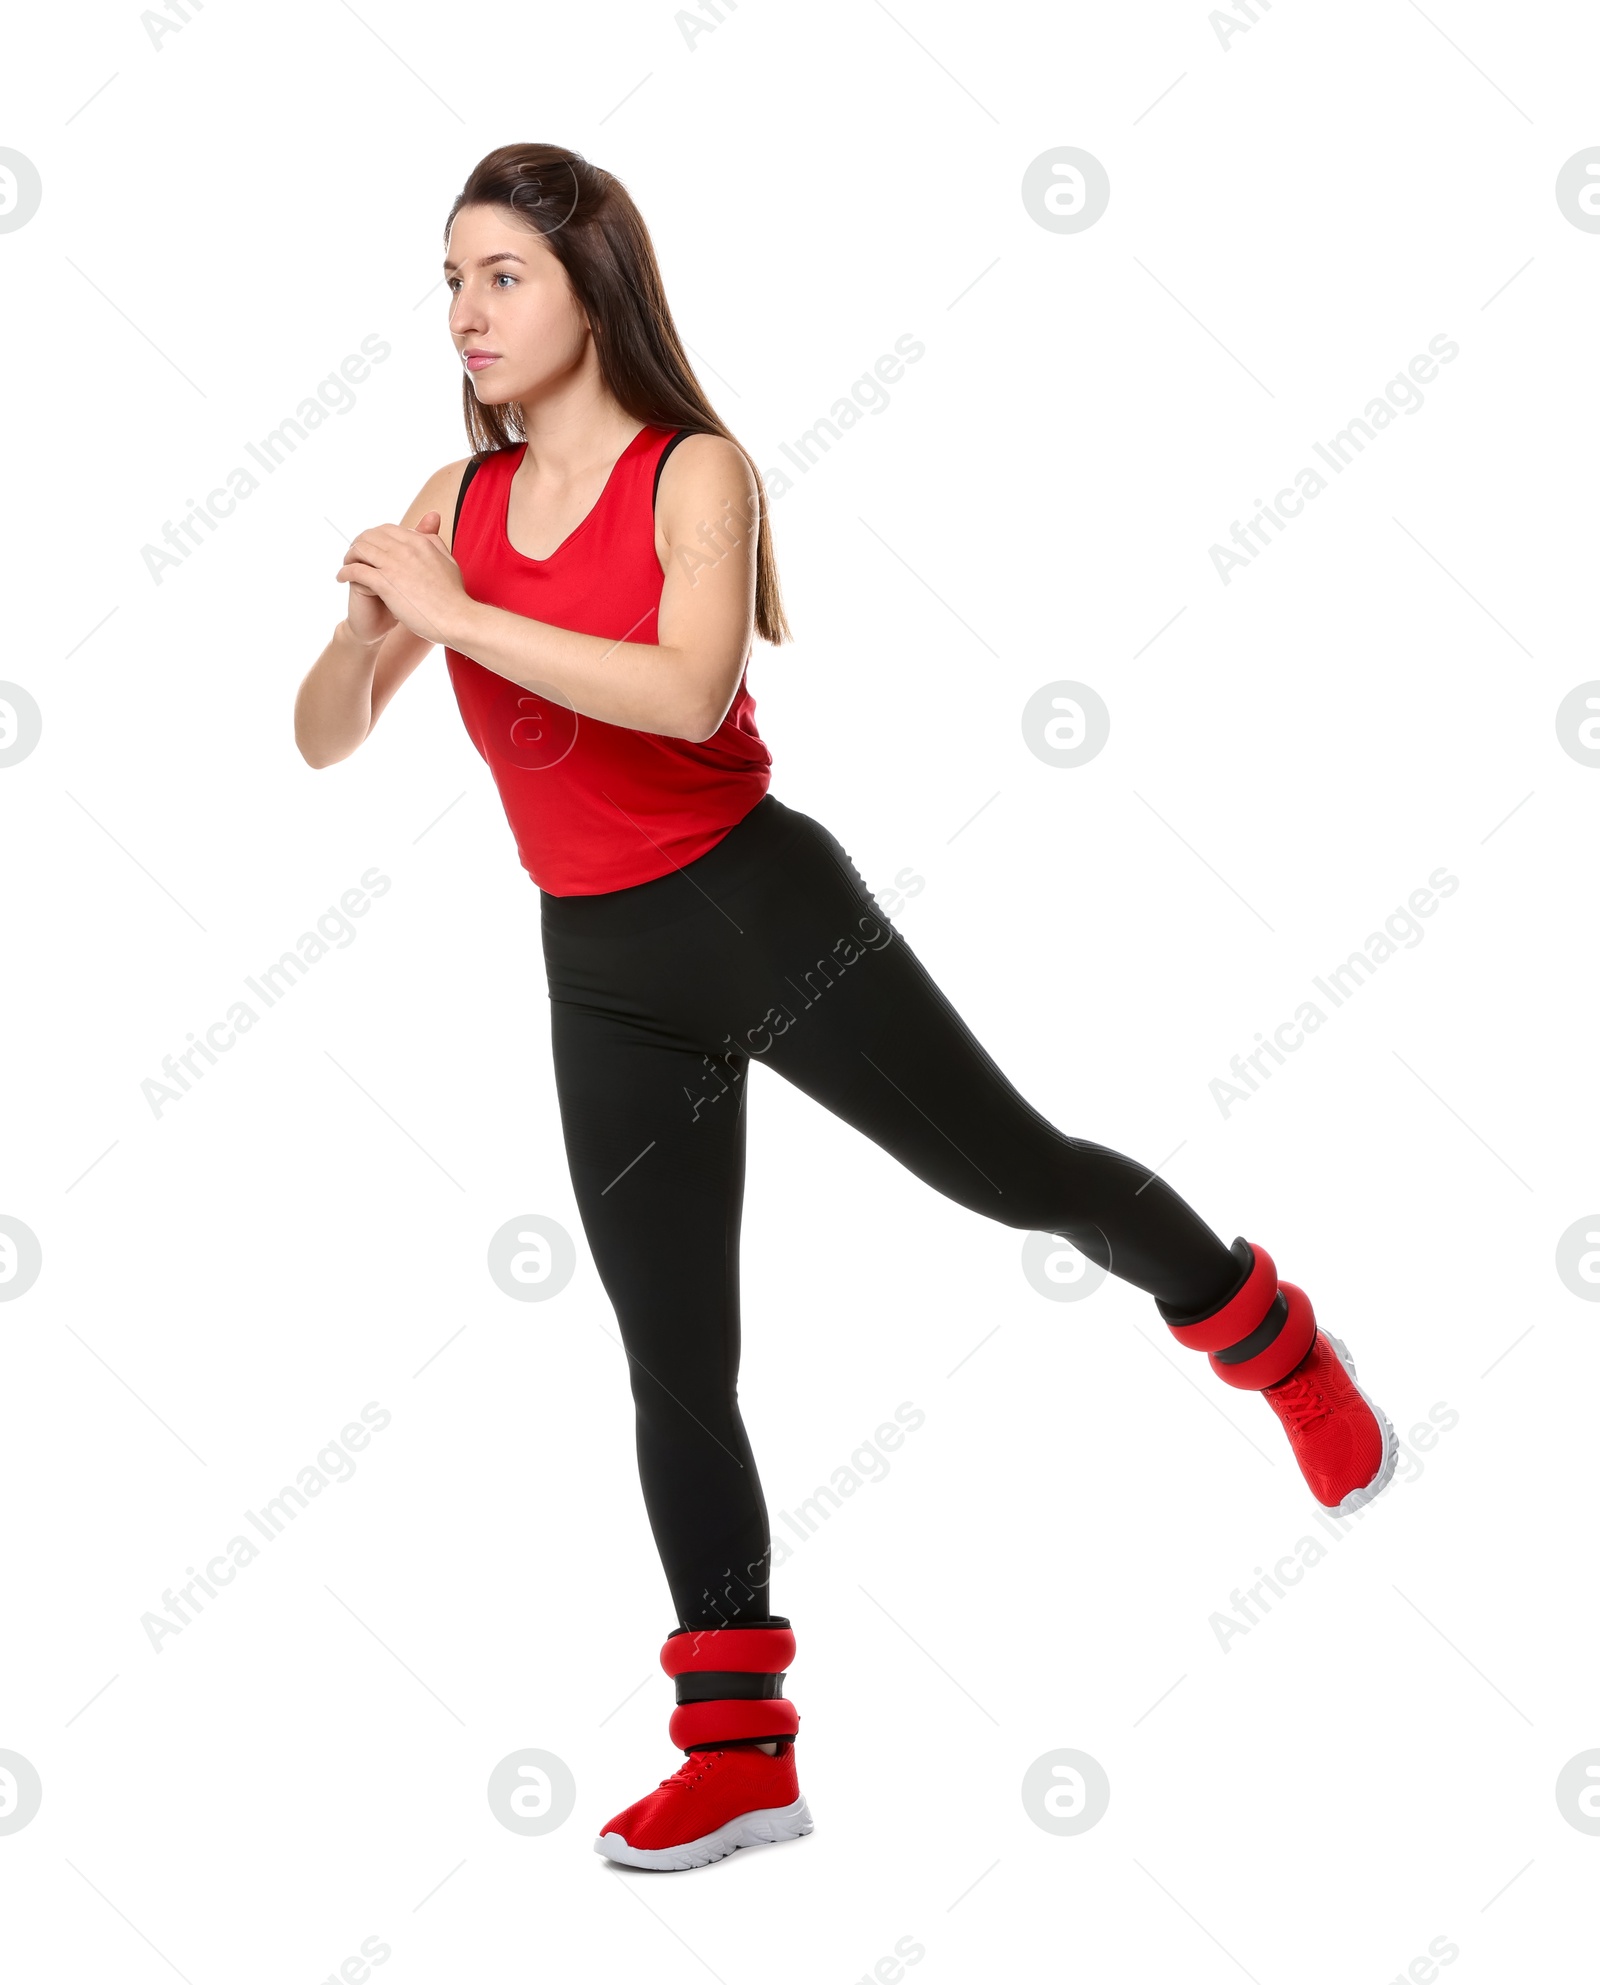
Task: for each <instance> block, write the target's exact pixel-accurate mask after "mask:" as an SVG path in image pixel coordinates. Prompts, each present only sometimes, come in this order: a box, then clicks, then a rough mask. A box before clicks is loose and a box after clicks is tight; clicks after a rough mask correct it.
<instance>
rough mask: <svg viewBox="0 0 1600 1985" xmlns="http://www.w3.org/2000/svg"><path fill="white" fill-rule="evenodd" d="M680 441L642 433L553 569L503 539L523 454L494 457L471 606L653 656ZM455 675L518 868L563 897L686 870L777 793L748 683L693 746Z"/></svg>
mask: <svg viewBox="0 0 1600 1985" xmlns="http://www.w3.org/2000/svg"><path fill="white" fill-rule="evenodd" d="M680 431H681V430H680ZM673 432H674V430H672V429H670V428H665V427H650V426H647V427H642V428H641V429H640V430H639V432H638V433H637V434H636V435H635V436H634V437H633V439H632V441H630V442H629V443H628V445H627V447H626V448H624V449H623V451H622V453H621V455H620V456H618V458H617V461H616V463H615V465H614V466H613V468H612V471H611V475H610V478H609V480H608V481H607V483H606V486H605V488H604V489H603V490H602V491H601V492H600V500H599V501H598V502H597V503H596V504H595V506H594V508H593V509H592V510H591V511H590V512H589V514H588V516H587V517H585V518H584V520H583V522H582V523H581V524H579V526H578V527H577V529H576V530H575V531H574V532H573V533H572V534H571V536H570V537H568V538H566V539H564V540H563V541H562V543H561V544H559V545H558V546H557V547H556V549H555V550H554V551H553V552H552V553H551V554H550V556H549V557H548V558H528V557H525V556H524V555H523V553H521V552H519V551H517V550H516V549H515V548H514V547H513V545H512V543H511V541H510V538H509V537H508V536H507V533H506V512H507V506H508V503H509V500H510V491H511V478H512V475H513V474H514V472H515V471H516V469H517V467H518V465H519V464H520V462H521V461H522V458H523V456H524V454H525V453H526V452H527V444H526V443H525V442H518V443H517V444H516V445H515V446H514V447H510V448H501V449H498V450H497V451H496V452H495V453H494V454H492V455H488V456H486V457H485V458H484V459H483V461H482V463H481V465H480V466H479V468H478V469H477V471H476V473H474V474H473V476H472V480H471V482H470V483H468V484H467V486H466V490H465V498H464V501H463V502H462V505H461V514H460V516H459V518H458V520H457V523H456V529H455V535H454V539H453V541H452V545H451V554H452V556H453V557H454V559H455V561H456V563H457V564H458V565H459V566H460V568H461V576H462V579H463V581H464V582H465V584H466V589H467V592H468V593H469V594H470V595H471V597H472V598H473V599H475V600H480V601H483V602H484V603H485V604H487V605H490V606H497V607H503V608H504V609H505V610H506V611H507V612H509V613H518V614H522V615H523V616H525V617H526V618H527V619H529V620H542V621H544V622H546V623H547V624H549V625H551V626H554V627H567V628H571V629H573V630H574V631H576V632H577V633H579V634H598V635H602V636H604V637H605V638H606V639H607V640H612V641H624V640H626V641H635V642H643V643H646V644H649V643H652V642H654V641H655V640H656V639H657V638H658V637H657V632H656V613H657V610H658V608H659V607H660V604H661V589H662V585H663V582H664V575H663V573H662V570H661V563H660V560H659V559H658V558H657V557H656V546H655V482H656V467H657V464H658V463H659V462H660V461H661V459H662V457H663V455H664V453H665V450H666V448H667V445H668V443H669V442H670V441H671V440H672V438H673ZM749 660H750V658H749V656H748V655H747V656H746V657H745V667H746V669H748V667H749ZM445 662H446V665H447V667H448V668H449V671H450V680H451V683H452V685H453V686H454V688H455V692H456V701H457V703H458V704H459V705H460V709H461V715H462V718H463V720H464V722H465V724H466V727H467V735H468V736H469V737H470V738H471V739H472V742H473V743H474V744H475V745H476V746H477V748H478V750H479V752H480V754H481V755H482V757H483V759H484V760H485V762H486V763H487V765H488V767H489V770H490V771H491V772H492V773H493V774H494V779H495V784H496V785H497V786H498V787H499V789H500V797H501V799H502V801H503V802H504V804H505V809H506V818H507V819H508V820H509V821H510V823H511V831H512V833H513V834H514V835H515V837H516V843H517V851H518V853H519V854H520V856H521V857H522V866H523V867H524V868H525V869H526V870H527V871H528V873H529V875H531V876H532V877H533V879H534V881H535V882H536V883H537V884H538V885H539V887H540V888H541V889H544V890H548V891H549V893H550V894H551V895H552V896H595V895H599V894H601V893H602V892H604V891H606V890H611V889H626V888H628V887H630V886H631V885H632V884H634V883H636V882H650V881H653V880H654V878H655V877H656V876H658V875H665V874H666V873H667V872H668V871H669V870H670V869H673V868H681V867H683V866H684V865H685V864H686V863H688V862H692V861H693V860H694V859H695V857H696V856H697V855H703V854H704V853H705V852H706V850H707V849H708V848H711V847H713V846H714V845H715V844H716V843H717V842H718V841H720V840H721V839H722V837H723V835H724V834H726V833H727V832H728V830H729V828H731V827H735V826H737V825H738V823H739V822H740V821H741V820H742V819H743V818H744V816H745V815H746V814H747V813H748V812H749V811H750V809H751V808H752V807H753V806H754V805H755V804H756V802H757V800H759V799H760V798H761V796H762V794H763V793H765V791H766V790H767V786H768V784H769V783H770V781H771V777H772V753H771V752H770V751H769V750H768V748H767V746H766V744H765V743H764V742H763V741H762V738H761V736H760V734H759V732H758V731H757V730H756V722H755V708H756V706H755V699H754V698H753V697H752V696H751V694H750V692H749V689H748V687H747V686H746V682H745V677H744V675H743V674H741V675H740V678H739V693H738V695H737V696H736V697H735V698H734V701H733V705H732V707H731V709H730V710H729V711H728V714H727V715H726V716H725V717H724V718H723V720H722V724H721V726H720V728H719V729H718V730H717V732H716V733H715V735H714V736H712V737H709V738H707V739H706V740H705V742H704V743H702V744H696V743H693V742H692V741H691V740H689V739H688V738H678V737H662V736H660V735H658V734H656V733H654V732H651V731H636V730H631V729H628V728H626V727H624V726H622V725H618V724H606V723H601V722H600V720H599V719H598V718H595V717H584V716H580V715H579V714H578V713H577V712H576V711H573V710H569V709H567V708H566V707H565V706H564V705H562V704H560V703H557V702H553V701H552V700H551V699H550V698H549V697H548V696H544V695H541V694H539V693H538V692H536V691H534V690H531V689H529V688H527V687H526V686H525V685H524V684H522V683H517V682H513V681H511V679H510V678H509V677H507V676H503V675H497V674H496V673H495V672H494V671H493V670H492V669H486V668H484V667H483V666H482V665H481V664H480V663H478V662H475V661H473V660H472V659H471V658H470V656H467V655H463V654H461V653H460V652H459V651H458V650H456V649H454V648H449V647H447V648H446V649H445Z"/></svg>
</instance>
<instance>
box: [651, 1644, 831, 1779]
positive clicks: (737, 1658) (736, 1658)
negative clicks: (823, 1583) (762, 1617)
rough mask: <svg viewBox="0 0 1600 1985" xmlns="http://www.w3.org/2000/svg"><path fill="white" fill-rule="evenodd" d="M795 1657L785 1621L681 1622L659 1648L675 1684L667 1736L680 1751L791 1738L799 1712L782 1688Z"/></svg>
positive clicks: (667, 1670)
mask: <svg viewBox="0 0 1600 1985" xmlns="http://www.w3.org/2000/svg"><path fill="white" fill-rule="evenodd" d="M793 1659H794V1634H793V1633H792V1632H791V1631H790V1628H789V1623H788V1621H787V1620H778V1621H773V1622H772V1623H771V1624H770V1625H767V1626H763V1627H687V1628H685V1627H680V1628H679V1629H678V1631H677V1632H676V1633H672V1634H669V1635H668V1636H667V1638H666V1641H665V1642H664V1643H663V1645H662V1649H661V1665H662V1667H663V1668H664V1669H665V1670H666V1672H667V1673H668V1674H669V1675H670V1676H672V1678H673V1680H674V1681H675V1682H676V1684H677V1694H678V1706H677V1707H676V1709H674V1710H673V1712H672V1719H671V1721H670V1722H669V1723H668V1725H667V1734H668V1736H669V1737H670V1738H671V1739H672V1741H673V1743H674V1744H676V1745H677V1747H678V1749H679V1750H681V1751H690V1750H703V1749H708V1748H710V1747H711V1746H713V1745H716V1744H724V1743H736V1742H741V1741H743V1742H751V1741H756V1742H761V1741H765V1740H767V1739H769V1738H770V1739H777V1738H783V1737H793V1736H794V1735H795V1734H796V1732H797V1731H798V1730H799V1728H800V1712H799V1711H798V1710H797V1709H796V1708H795V1706H794V1704H793V1703H792V1702H790V1701H789V1700H788V1698H787V1697H786V1696H785V1695H784V1693H783V1683H784V1671H785V1669H787V1668H788V1666H789V1664H790V1662H791V1661H793Z"/></svg>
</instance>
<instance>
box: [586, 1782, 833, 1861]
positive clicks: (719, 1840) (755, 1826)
mask: <svg viewBox="0 0 1600 1985" xmlns="http://www.w3.org/2000/svg"><path fill="white" fill-rule="evenodd" d="M811 1825H812V1821H811V1812H810V1808H809V1807H808V1806H807V1805H806V1802H805V1795H804V1794H803V1793H802V1794H801V1796H800V1797H799V1798H798V1799H796V1800H795V1802H794V1804H793V1805H792V1806H761V1807H758V1808H757V1809H756V1810H755V1811H754V1812H751V1813H741V1814H740V1815H739V1817H738V1818H737V1819H734V1820H729V1822H728V1824H727V1825H726V1826H722V1827H718V1828H717V1830H716V1832H715V1833H706V1834H702V1835H701V1836H700V1838H699V1839H698V1840H685V1841H681V1842H680V1843H679V1844H678V1845H677V1846H676V1847H630V1846H629V1845H628V1843H627V1842H626V1841H625V1840H624V1839H623V1837H622V1835H621V1834H620V1833H608V1834H603V1835H602V1836H601V1837H600V1838H599V1839H597V1840H596V1841H595V1843H594V1851H595V1852H596V1854H603V1855H605V1857H606V1858H607V1860H609V1861H620V1862H621V1863H623V1865H624V1866H625V1867H629V1868H670V1869H679V1868H703V1867H705V1866H706V1865H707V1863H708V1862H711V1861H720V1860H722V1859H723V1857H724V1856H725V1855H728V1854H731V1853H733V1851H734V1850H735V1848H739V1847H770V1846H772V1844H773V1843H774V1842H775V1841H779V1840H798V1839H799V1837H800V1836H801V1834H803V1833H809V1832H810V1831H811Z"/></svg>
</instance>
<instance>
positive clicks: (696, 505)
mask: <svg viewBox="0 0 1600 1985" xmlns="http://www.w3.org/2000/svg"><path fill="white" fill-rule="evenodd" d="M756 500H757V498H756V482H755V476H754V474H753V472H752V470H751V468H750V465H749V463H748V462H747V461H746V460H745V457H744V455H743V454H742V452H741V451H740V450H739V449H738V448H737V447H735V445H734V444H733V443H732V442H731V441H725V440H724V439H723V438H722V436H720V435H716V434H694V435H689V436H688V437H687V438H686V439H684V440H683V441H680V442H679V444H678V445H677V447H676V448H674V449H673V451H672V453H671V455H669V456H668V458H667V461H666V464H665V466H664V467H663V469H662V471H661V484H660V488H659V490H658V491H657V495H656V550H657V555H658V557H660V558H661V560H662V566H663V573H664V577H663V580H662V588H661V605H660V610H659V613H658V616H657V622H656V634H657V639H656V641H655V642H653V643H651V642H638V641H630V640H629V639H628V638H627V634H626V633H625V634H624V635H623V636H622V637H621V639H620V640H615V641H613V640H607V639H605V638H604V637H603V636H601V635H597V634H575V633H573V632H572V631H571V630H570V629H568V628H564V627H552V626H549V625H547V624H546V623H545V622H543V621H538V620H529V619H526V618H525V617H524V616H523V615H521V614H516V613H509V612H507V611H506V610H505V609H504V608H501V607H493V606H485V605H483V604H482V603H481V602H479V601H477V600H473V599H469V598H468V597H467V594H466V592H465V590H464V588H463V587H462V584H461V575H460V571H459V569H458V568H457V567H456V565H455V564H454V562H453V561H452V560H450V559H448V558H445V557H442V556H441V555H440V554H441V547H440V546H439V545H438V543H437V542H436V541H432V540H430V538H429V536H428V534H427V533H423V532H416V531H412V532H405V531H403V530H402V529H401V528H400V527H398V526H396V525H393V524H380V525H378V526H377V527H376V529H374V530H371V531H364V532H363V533H362V534H361V536H360V537H359V538H357V539H356V541H355V543H354V544H353V545H352V546H351V548H350V562H349V563H348V564H346V565H344V566H342V567H341V568H340V570H339V572H338V574H337V576H338V577H339V578H340V579H359V580H361V581H362V582H363V583H364V584H365V585H367V586H368V587H370V588H371V590H372V591H373V592H374V593H376V594H377V595H378V596H379V597H380V598H381V599H382V600H383V602H384V604H385V606H387V607H388V609H389V610H390V612H391V613H393V614H394V615H395V616H396V618H397V619H398V620H399V621H400V622H401V623H402V624H403V625H405V626H406V627H409V628H410V629H411V630H412V633H413V634H414V635H415V636H416V637H418V638H420V639H422V640H424V641H430V642H431V641H442V642H444V643H445V644H446V645H447V646H449V647H451V648H455V649H456V650H458V651H459V652H460V653H461V654H464V655H469V656H471V658H472V659H473V660H474V661H476V662H479V663H481V664H482V665H483V667H484V668H486V669H492V670H493V671H494V672H495V673H496V674H497V675H503V676H505V677H507V678H508V679H509V680H510V681H512V682H516V683H521V684H522V685H523V686H524V687H525V688H528V689H534V690H540V691H543V692H545V693H546V694H549V695H552V696H553V697H554V698H555V700H557V701H558V702H560V703H562V704H564V705H565V706H567V707H568V708H570V709H573V710H576V711H577V712H578V714H579V715H580V716H584V717H594V718H597V719H598V720H599V721H600V722H602V723H607V724H620V725H624V726H626V727H627V728H628V729H630V730H639V731H653V732H655V733H657V734H659V735H661V736H664V737H682V738H690V739H693V740H694V741H696V742H700V741H702V740H703V739H705V738H708V737H710V736H711V735H712V734H713V733H714V732H715V731H716V729H717V728H718V726H719V725H720V724H721V722H722V720H723V718H724V717H725V716H726V715H727V712H728V708H729V705H730V704H731V703H732V702H733V699H734V697H735V695H737V693H738V689H739V680H740V677H741V676H742V675H743V673H744V665H745V662H746V661H747V660H748V658H749V654H750V637H751V632H752V629H753V627H754V624H755V591H756V560H755V548H756V526H757V521H758V512H757V509H756ZM358 742H359V740H358ZM353 748H354V747H353V746H352V749H353Z"/></svg>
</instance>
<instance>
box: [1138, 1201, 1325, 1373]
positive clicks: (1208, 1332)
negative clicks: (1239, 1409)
mask: <svg viewBox="0 0 1600 1985" xmlns="http://www.w3.org/2000/svg"><path fill="white" fill-rule="evenodd" d="M1233 1252H1234V1253H1235V1254H1236V1255H1238V1256H1239V1258H1240V1260H1241V1261H1242V1262H1245V1263H1247V1264H1248V1266H1247V1267H1246V1270H1245V1274H1244V1279H1243V1280H1242V1281H1241V1282H1240V1284H1239V1286H1238V1288H1236V1289H1235V1290H1234V1292H1233V1294H1232V1295H1231V1296H1229V1298H1228V1299H1227V1301H1226V1302H1224V1303H1222V1304H1220V1305H1219V1306H1218V1307H1217V1308H1216V1309H1214V1310H1207V1311H1204V1312H1202V1313H1201V1314H1199V1315H1196V1316H1188V1317H1180V1316H1173V1315H1171V1314H1170V1313H1169V1309H1168V1306H1167V1305H1166V1304H1165V1303H1161V1302H1158V1303H1157V1304H1156V1308H1157V1309H1158V1310H1159V1311H1160V1312H1161V1316H1162V1320H1163V1321H1164V1322H1165V1324H1166V1326H1167V1328H1168V1329H1169V1330H1170V1331H1171V1332H1172V1334H1173V1336H1174V1337H1175V1338H1177V1340H1178V1342H1179V1343H1180V1344H1185V1345H1187V1346H1188V1347H1189V1349H1190V1350H1191V1351H1205V1352H1207V1353H1209V1354H1210V1359H1211V1369H1212V1370H1213V1371H1214V1372H1215V1373H1216V1375H1217V1377H1218V1378H1220V1379H1221V1380H1223V1382H1224V1383H1225V1384H1227V1385H1233V1386H1238V1387H1239V1388H1240V1390H1241V1391H1244V1392H1260V1391H1261V1390H1262V1389H1263V1388H1264V1387H1266V1386H1269V1385H1276V1384H1277V1383H1278V1381H1279V1380H1280V1379H1284V1378H1287V1377H1288V1376H1289V1374H1290V1372H1292V1371H1293V1370H1294V1368H1295V1366H1296V1365H1298V1364H1299V1362H1300V1360H1301V1359H1302V1358H1303V1357H1304V1356H1305V1355H1306V1353H1307V1352H1308V1351H1309V1350H1310V1349H1311V1346H1312V1344H1313V1342H1314V1341H1315V1339H1316V1335H1317V1320H1316V1317H1315V1316H1314V1315H1313V1313H1312V1309H1311V1299H1310V1297H1308V1296H1307V1294H1306V1292H1305V1291H1304V1289H1297V1288H1296V1287H1295V1285H1294V1284H1293V1283H1292V1282H1280V1281H1279V1280H1278V1271H1277V1268H1276V1266H1275V1265H1274V1263H1273V1259H1272V1256H1271V1255H1270V1254H1268V1253H1267V1251H1266V1249H1265V1248H1264V1247H1257V1246H1255V1245H1254V1244H1252V1243H1251V1242H1249V1241H1247V1240H1246V1239H1245V1238H1244V1236H1243V1235H1242V1234H1241V1235H1240V1236H1239V1237H1238V1239H1237V1240H1235V1242H1234V1244H1233Z"/></svg>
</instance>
